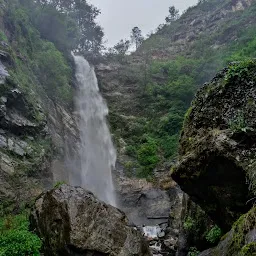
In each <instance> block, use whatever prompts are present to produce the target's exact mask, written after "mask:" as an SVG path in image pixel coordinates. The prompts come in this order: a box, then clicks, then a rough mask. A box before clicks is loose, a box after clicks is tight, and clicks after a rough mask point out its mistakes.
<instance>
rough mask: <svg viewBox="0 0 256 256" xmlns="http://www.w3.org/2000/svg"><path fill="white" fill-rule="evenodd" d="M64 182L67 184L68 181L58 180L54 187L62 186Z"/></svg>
mask: <svg viewBox="0 0 256 256" xmlns="http://www.w3.org/2000/svg"><path fill="white" fill-rule="evenodd" d="M64 184H67V182H66V181H57V182H56V183H55V184H54V186H53V187H54V188H60V187H61V186H62V185H64Z"/></svg>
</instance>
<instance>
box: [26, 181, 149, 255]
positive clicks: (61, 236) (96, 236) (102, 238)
mask: <svg viewBox="0 0 256 256" xmlns="http://www.w3.org/2000/svg"><path fill="white" fill-rule="evenodd" d="M30 220H31V228H32V229H35V230H36V232H37V234H38V235H39V236H40V237H41V238H42V239H43V251H44V255H45V256H64V255H78V256H87V255H98V256H101V255H111V256H112V255H113V256H114V255H120V256H121V255H123V256H126V255H141V256H142V255H145V256H146V255H151V254H150V252H149V249H148V246H147V244H146V242H145V240H144V238H143V236H142V234H141V233H140V232H139V231H138V230H136V229H135V228H133V227H129V226H128V220H127V218H126V216H125V215H124V213H123V212H121V211H120V210H118V209H117V208H115V207H113V206H110V205H107V204H105V203H104V202H102V201H99V200H98V199H97V198H96V197H95V196H94V195H93V194H92V193H91V192H89V191H86V190H84V189H82V188H80V187H71V186H68V185H62V186H60V187H59V188H55V189H53V190H51V191H48V192H46V193H45V194H43V195H41V196H40V197H39V198H38V199H37V201H36V203H35V206H34V209H33V211H32V213H31V216H30Z"/></svg>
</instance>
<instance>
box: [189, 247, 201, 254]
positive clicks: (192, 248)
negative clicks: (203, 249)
mask: <svg viewBox="0 0 256 256" xmlns="http://www.w3.org/2000/svg"><path fill="white" fill-rule="evenodd" d="M199 253H200V252H199V251H198V250H197V248H196V247H190V248H189V252H188V256H197V255H199Z"/></svg>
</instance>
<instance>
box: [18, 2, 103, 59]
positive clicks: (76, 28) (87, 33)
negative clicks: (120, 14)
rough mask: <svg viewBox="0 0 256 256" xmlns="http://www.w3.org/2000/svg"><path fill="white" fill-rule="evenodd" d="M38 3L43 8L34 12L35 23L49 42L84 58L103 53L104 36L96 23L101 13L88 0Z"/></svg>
mask: <svg viewBox="0 0 256 256" xmlns="http://www.w3.org/2000/svg"><path fill="white" fill-rule="evenodd" d="M23 1H24V0H23ZM35 1H36V2H37V4H39V6H41V8H39V10H38V11H37V12H34V13H35V15H34V17H33V18H34V19H33V20H34V23H35V25H36V26H37V28H38V30H39V31H40V33H41V34H42V36H43V37H45V38H46V39H47V40H50V41H52V42H54V43H56V45H57V47H58V48H60V49H61V50H63V48H65V47H66V48H68V50H69V51H70V50H74V49H76V50H79V51H80V52H81V53H83V54H84V55H86V54H88V53H93V54H97V53H98V52H100V50H102V48H103V36H104V33H103V30H102V28H101V27H100V26H99V25H98V24H97V23H96V21H95V20H96V18H97V16H98V15H99V14H100V10H99V9H97V8H96V7H94V6H93V5H91V4H89V3H87V1H86V0H35ZM70 42H72V44H71V43H70ZM59 46H60V47H59ZM64 46H65V47H64Z"/></svg>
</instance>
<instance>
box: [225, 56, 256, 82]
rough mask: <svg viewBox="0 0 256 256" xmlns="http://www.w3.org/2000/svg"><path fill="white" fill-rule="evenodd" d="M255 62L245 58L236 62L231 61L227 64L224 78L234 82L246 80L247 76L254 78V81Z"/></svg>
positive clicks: (255, 77) (255, 76)
mask: <svg viewBox="0 0 256 256" xmlns="http://www.w3.org/2000/svg"><path fill="white" fill-rule="evenodd" d="M255 70H256V62H255V61H254V60H251V59H249V60H245V61H241V62H238V63H233V64H231V65H230V66H229V68H228V71H227V74H226V77H225V80H226V82H227V83H231V84H236V83H240V82H242V81H246V80H247V78H250V79H253V78H254V79H255V81H256V75H255Z"/></svg>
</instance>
